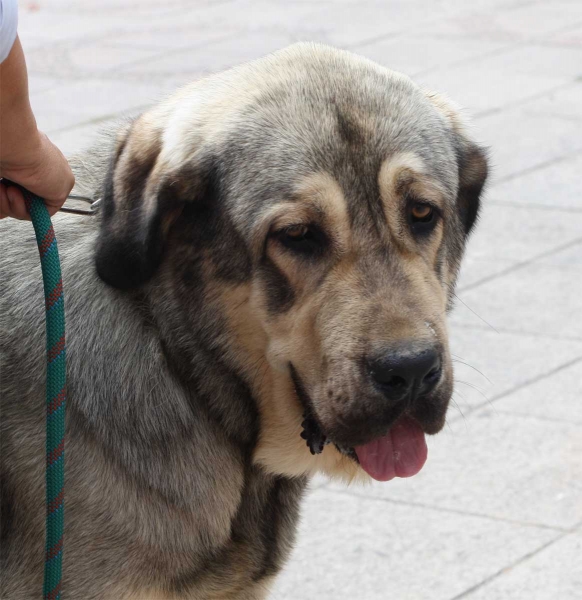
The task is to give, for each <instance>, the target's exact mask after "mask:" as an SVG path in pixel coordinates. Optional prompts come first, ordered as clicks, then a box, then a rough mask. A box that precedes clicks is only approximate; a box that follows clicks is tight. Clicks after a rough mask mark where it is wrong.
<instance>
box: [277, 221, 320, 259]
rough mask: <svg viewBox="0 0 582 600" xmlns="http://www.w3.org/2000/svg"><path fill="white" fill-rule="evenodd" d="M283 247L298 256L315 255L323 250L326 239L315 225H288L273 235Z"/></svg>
mask: <svg viewBox="0 0 582 600" xmlns="http://www.w3.org/2000/svg"><path fill="white" fill-rule="evenodd" d="M275 236H276V238H277V239H278V240H279V242H280V243H281V244H283V246H285V247H286V248H288V249H289V250H292V251H293V252H297V253H299V254H303V255H308V254H317V253H319V252H321V251H322V250H323V248H324V245H325V241H326V237H325V235H324V234H323V232H322V231H321V230H320V229H319V228H318V227H317V226H315V225H290V226H289V227H285V228H284V229H281V230H279V231H278V232H276V233H275Z"/></svg>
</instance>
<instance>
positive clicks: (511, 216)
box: [467, 188, 582, 262]
mask: <svg viewBox="0 0 582 600" xmlns="http://www.w3.org/2000/svg"><path fill="white" fill-rule="evenodd" d="M495 197H496V198H499V199H504V198H507V200H508V201H512V200H513V196H505V195H502V194H500V193H499V188H496V190H495ZM529 200H530V202H532V203H533V204H536V203H537V198H536V196H535V195H533V196H531V197H530V198H529ZM540 204H541V202H540ZM526 222H527V226H525V224H526ZM580 237H582V214H581V213H568V212H565V211H552V212H550V211H548V210H544V209H537V210H536V209H530V210H525V206H513V205H509V204H506V205H499V204H489V203H488V202H487V199H485V201H484V202H483V207H482V211H481V215H480V219H479V223H478V225H477V227H476V229H475V231H474V233H473V234H472V235H471V238H470V239H469V243H468V245H467V257H469V258H472V259H484V260H491V259H493V260H501V261H515V262H522V261H525V260H529V259H530V258H533V257H534V256H537V255H539V254H542V253H544V252H548V251H550V250H552V249H554V248H556V247H558V246H560V245H563V244H567V243H568V242H571V241H574V240H577V239H579V238H580Z"/></svg>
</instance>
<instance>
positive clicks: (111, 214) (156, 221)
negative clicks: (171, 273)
mask: <svg viewBox="0 0 582 600" xmlns="http://www.w3.org/2000/svg"><path fill="white" fill-rule="evenodd" d="M161 133H162V132H161V130H159V129H157V130H156V129H154V128H151V127H148V128H146V127H144V125H143V123H140V121H137V122H136V123H134V125H132V127H131V128H129V130H128V131H127V133H126V134H125V136H124V137H123V139H121V140H120V141H119V142H118V145H117V148H116V151H115V152H114V156H113V160H112V164H111V166H110V168H109V172H108V174H107V177H106V180H105V185H104V189H103V199H102V204H103V206H102V221H101V229H100V232H99V237H98V240H97V247H96V254H95V263H96V267H97V273H98V275H99V277H100V278H101V279H102V280H103V281H105V282H106V283H108V284H109V285H111V286H113V287H116V288H120V289H130V288H135V287H138V286H140V285H142V284H143V283H145V282H146V281H147V280H148V279H150V277H151V276H152V275H153V274H154V272H155V271H156V269H157V267H158V266H159V264H160V262H161V260H162V256H163V250H164V245H165V241H166V239H167V236H168V232H169V230H170V228H171V226H172V224H173V223H174V222H175V220H176V219H177V218H178V216H179V215H180V213H181V212H182V209H183V207H184V206H185V203H186V202H191V201H195V200H196V199H197V198H198V197H199V196H201V195H203V194H204V191H205V189H204V188H205V181H206V178H205V177H204V173H203V167H202V166H200V167H199V168H196V167H195V166H192V165H191V164H189V165H188V167H187V168H182V169H180V170H179V171H176V170H175V169H171V168H169V167H168V165H167V164H166V161H165V160H164V159H163V158H162V141H161Z"/></svg>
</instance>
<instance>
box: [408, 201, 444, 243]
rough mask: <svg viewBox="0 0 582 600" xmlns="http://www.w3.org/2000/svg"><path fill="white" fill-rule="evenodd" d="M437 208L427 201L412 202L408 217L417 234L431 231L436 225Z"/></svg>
mask: <svg viewBox="0 0 582 600" xmlns="http://www.w3.org/2000/svg"><path fill="white" fill-rule="evenodd" d="M438 216H439V215H438V212H437V209H435V208H434V206H432V205H431V204H428V203H427V202H412V203H411V204H410V207H409V209H408V218H409V221H410V226H411V228H412V231H413V232H414V233H415V234H417V235H423V234H427V233H430V232H431V231H432V229H433V228H434V226H435V225H436V222H437V218H438Z"/></svg>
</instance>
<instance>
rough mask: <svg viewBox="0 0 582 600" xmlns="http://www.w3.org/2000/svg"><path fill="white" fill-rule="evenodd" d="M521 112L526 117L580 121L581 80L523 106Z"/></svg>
mask: <svg viewBox="0 0 582 600" xmlns="http://www.w3.org/2000/svg"><path fill="white" fill-rule="evenodd" d="M581 51H582V47H581ZM523 110H524V112H525V113H526V114H528V115H549V116H553V117H561V118H564V119H573V120H582V79H578V80H577V81H575V82H574V83H572V84H571V85H569V86H566V87H564V88H561V89H559V90H555V91H553V92H549V93H548V94H545V95H544V96H543V97H541V98H536V99H535V100H532V101H531V102H528V103H527V104H525V105H524V106H523Z"/></svg>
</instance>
